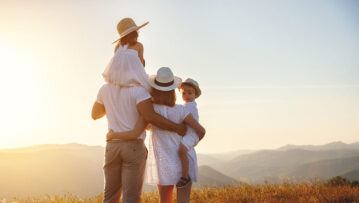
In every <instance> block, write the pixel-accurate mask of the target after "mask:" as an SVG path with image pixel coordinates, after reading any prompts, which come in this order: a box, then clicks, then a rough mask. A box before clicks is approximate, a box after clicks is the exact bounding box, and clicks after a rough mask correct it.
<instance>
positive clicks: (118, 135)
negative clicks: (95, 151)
mask: <svg viewBox="0 0 359 203" xmlns="http://www.w3.org/2000/svg"><path fill="white" fill-rule="evenodd" d="M146 126H147V122H146V121H145V120H144V119H143V118H142V116H141V117H139V118H138V120H137V123H136V125H135V128H134V129H133V130H131V131H126V132H113V131H112V130H110V132H108V133H107V141H109V140H112V139H121V140H135V139H137V138H138V137H139V136H140V135H141V134H142V132H143V131H144V130H145V128H146Z"/></svg>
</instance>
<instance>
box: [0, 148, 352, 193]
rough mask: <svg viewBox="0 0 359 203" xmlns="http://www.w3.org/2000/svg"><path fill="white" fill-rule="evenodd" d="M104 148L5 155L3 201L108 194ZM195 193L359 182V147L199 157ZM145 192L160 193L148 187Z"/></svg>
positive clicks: (0, 185)
mask: <svg viewBox="0 0 359 203" xmlns="http://www.w3.org/2000/svg"><path fill="white" fill-rule="evenodd" d="M103 161H104V148H103V147H102V146H87V145H81V144H76V143H72V144H62V145H54V144H49V145H37V146H31V147H24V148H17V149H4V150H0V180H1V181H0V198H10V197H12V196H17V197H25V196H34V195H43V194H50V195H51V194H63V193H66V192H70V193H72V194H77V195H79V196H83V197H88V196H94V195H97V194H99V193H100V192H102V191H103V184H104V179H103V170H102V166H103ZM198 164H199V182H198V183H196V184H194V186H195V187H203V186H207V185H217V186H221V185H226V184H232V183H238V182H239V181H240V182H247V183H263V182H264V181H267V182H268V181H269V182H279V181H280V180H281V178H283V177H290V178H293V179H295V180H303V179H306V178H308V177H309V178H311V177H314V176H315V177H317V178H320V179H322V180H326V179H328V178H330V177H333V176H336V175H342V176H343V177H346V178H348V179H351V180H358V179H359V143H358V142H357V143H352V144H345V143H342V142H335V143H329V144H326V145H320V146H313V145H303V146H300V145H286V146H283V147H280V148H278V149H275V150H238V151H234V152H229V153H221V154H198ZM144 190H145V191H150V190H156V187H155V186H152V185H147V184H145V185H144Z"/></svg>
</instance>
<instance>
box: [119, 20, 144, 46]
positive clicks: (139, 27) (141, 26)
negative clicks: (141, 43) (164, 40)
mask: <svg viewBox="0 0 359 203" xmlns="http://www.w3.org/2000/svg"><path fill="white" fill-rule="evenodd" d="M148 23H149V22H146V23H144V24H142V25H140V26H138V27H137V28H136V29H134V30H132V31H131V32H134V31H137V30H139V29H141V28H143V27H145V26H146V25H147V24H148ZM131 32H128V33H126V34H125V35H123V36H121V37H120V38H118V39H117V40H116V41H114V42H112V44H114V43H116V42H118V41H120V40H121V39H122V38H123V37H125V36H126V35H128V34H130V33H131Z"/></svg>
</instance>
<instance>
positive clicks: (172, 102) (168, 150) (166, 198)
mask: <svg viewBox="0 0 359 203" xmlns="http://www.w3.org/2000/svg"><path fill="white" fill-rule="evenodd" d="M149 81H150V85H151V96H152V102H153V104H154V105H153V107H154V109H155V112H156V113H158V114H160V115H162V116H163V117H165V118H167V119H169V120H171V121H173V122H175V123H182V122H185V123H186V124H188V125H189V126H190V127H192V128H193V129H194V130H195V131H196V133H197V134H198V135H199V136H204V134H205V129H204V128H203V127H202V126H201V125H200V124H199V123H198V122H197V121H196V120H195V119H194V118H193V117H192V116H191V114H189V112H187V111H186V110H185V108H184V106H182V105H176V94H175V89H176V88H177V87H178V86H179V85H180V84H181V81H182V80H181V79H180V78H178V77H175V76H173V73H172V71H171V69H169V68H160V69H159V70H158V72H157V75H154V76H150V78H149ZM146 125H147V124H146V122H144V121H143V120H142V121H141V119H139V121H138V122H137V124H136V127H135V129H134V130H133V131H129V132H121V133H113V132H110V133H109V134H108V139H115V138H120V139H123V140H126V139H136V138H137V137H138V136H139V135H140V133H141V132H142V131H143V129H144V128H145V126H146ZM181 139H182V137H180V136H178V135H177V134H176V133H173V132H170V131H166V130H162V129H160V128H158V127H156V126H152V127H151V128H150V140H149V157H148V160H147V163H148V164H147V167H148V168H147V173H148V174H147V175H148V182H149V183H150V184H157V187H158V191H159V195H160V202H161V203H171V202H172V196H173V195H172V194H173V188H174V185H175V184H176V183H177V182H178V180H179V179H180V177H181V175H182V173H181V172H182V171H181V170H182V167H181V161H180V159H179V155H178V150H179V146H180V143H181ZM188 153H192V154H194V156H195V151H194V149H192V150H190V151H189V152H188ZM189 166H190V167H189V175H190V177H191V179H192V180H193V181H197V180H198V174H197V171H198V170H197V162H196V159H190V160H189ZM191 187H192V183H189V184H188V185H187V186H186V187H184V188H177V200H178V202H181V203H182V202H189V200H190V193H191Z"/></svg>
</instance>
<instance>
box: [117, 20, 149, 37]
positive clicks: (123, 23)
mask: <svg viewBox="0 0 359 203" xmlns="http://www.w3.org/2000/svg"><path fill="white" fill-rule="evenodd" d="M148 23H149V22H146V23H144V24H142V25H140V26H137V25H136V23H135V21H134V20H133V19H132V18H124V19H122V20H120V22H118V24H117V32H118V34H119V35H120V38H119V39H117V40H116V41H114V42H113V43H116V42H118V41H120V40H121V38H123V37H124V36H126V35H128V34H130V33H131V32H133V31H137V30H139V29H141V28H143V27H144V26H146V25H147V24H148Z"/></svg>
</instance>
